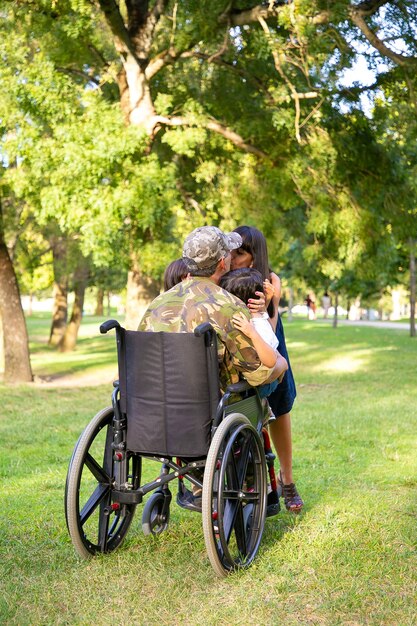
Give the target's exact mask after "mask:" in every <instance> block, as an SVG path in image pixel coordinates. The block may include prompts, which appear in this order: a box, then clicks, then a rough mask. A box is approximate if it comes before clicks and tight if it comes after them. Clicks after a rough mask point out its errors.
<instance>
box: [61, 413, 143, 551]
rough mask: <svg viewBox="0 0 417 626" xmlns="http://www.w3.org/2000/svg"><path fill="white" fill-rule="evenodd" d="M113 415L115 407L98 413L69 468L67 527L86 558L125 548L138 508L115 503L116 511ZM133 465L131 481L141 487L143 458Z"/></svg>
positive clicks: (75, 451)
mask: <svg viewBox="0 0 417 626" xmlns="http://www.w3.org/2000/svg"><path fill="white" fill-rule="evenodd" d="M113 415H114V414H113V409H112V408H111V407H109V408H106V409H103V410H102V411H100V412H99V413H97V415H96V416H95V417H94V419H93V420H92V421H91V422H90V423H89V424H88V426H87V427H86V428H85V430H84V431H83V433H82V434H81V436H80V438H79V440H78V442H77V444H76V446H75V449H74V452H73V455H72V458H71V461H70V464H69V468H68V474H67V481H66V487H65V516H66V520H67V527H68V531H69V534H70V536H71V540H72V543H73V544H74V547H75V549H76V551H77V552H78V554H79V555H80V556H81V557H83V558H86V559H87V558H90V557H91V556H93V555H94V554H96V553H98V552H111V551H113V550H115V549H116V548H118V547H119V546H120V545H121V543H122V542H123V540H124V538H125V536H126V533H127V531H128V530H129V526H130V524H131V522H132V518H133V514H134V511H135V506H136V505H133V504H127V505H126V504H125V505H120V506H118V504H117V503H115V504H114V505H113V506H114V508H113V509H112V485H113V481H114V460H113V450H112V448H111V443H112V439H113V434H112V422H113ZM129 466H130V467H129V470H128V473H129V474H130V479H131V480H132V482H133V483H134V484H138V483H139V481H140V459H138V458H137V457H131V458H130V459H129ZM111 509H112V510H111Z"/></svg>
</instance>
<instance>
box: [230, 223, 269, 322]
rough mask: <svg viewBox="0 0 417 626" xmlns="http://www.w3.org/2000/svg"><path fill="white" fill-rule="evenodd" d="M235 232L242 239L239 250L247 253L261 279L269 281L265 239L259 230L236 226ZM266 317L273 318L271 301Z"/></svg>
mask: <svg viewBox="0 0 417 626" xmlns="http://www.w3.org/2000/svg"><path fill="white" fill-rule="evenodd" d="M235 232H236V233H239V235H240V236H241V237H242V245H241V247H240V249H241V250H244V251H245V252H248V253H249V254H250V255H251V256H252V258H253V265H252V267H254V268H255V269H256V270H258V271H259V272H261V274H262V278H263V279H264V280H265V279H266V278H267V279H268V280H270V274H271V269H270V267H269V261H268V248H267V245H266V239H265V237H264V235H263V234H262V233H261V231H260V230H258V229H257V228H255V227H254V226H238V227H237V228H235ZM268 315H269V316H270V317H273V316H274V305H273V304H272V301H271V302H270V304H269V306H268Z"/></svg>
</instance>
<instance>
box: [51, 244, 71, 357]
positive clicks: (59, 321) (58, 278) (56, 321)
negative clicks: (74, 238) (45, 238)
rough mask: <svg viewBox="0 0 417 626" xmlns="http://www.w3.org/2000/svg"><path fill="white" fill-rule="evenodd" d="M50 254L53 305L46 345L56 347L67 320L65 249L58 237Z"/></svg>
mask: <svg viewBox="0 0 417 626" xmlns="http://www.w3.org/2000/svg"><path fill="white" fill-rule="evenodd" d="M52 254H53V267H54V288H53V297H54V304H53V308H52V321H51V332H50V334H49V342H48V343H49V345H50V346H57V345H58V344H59V342H60V341H61V339H62V337H63V335H64V333H65V328H66V326H67V318H68V276H67V269H66V256H67V249H66V242H65V241H64V240H63V239H62V238H60V237H59V238H57V239H56V240H54V241H53V243H52Z"/></svg>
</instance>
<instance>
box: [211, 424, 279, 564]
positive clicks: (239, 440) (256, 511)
mask: <svg viewBox="0 0 417 626" xmlns="http://www.w3.org/2000/svg"><path fill="white" fill-rule="evenodd" d="M266 493H267V478H266V466H265V453H264V448H263V443H262V441H261V439H260V437H259V435H258V433H257V431H256V429H255V428H254V427H253V426H252V425H251V423H250V422H249V420H248V418H247V417H245V416H244V415H242V414H240V413H233V414H231V415H229V416H228V417H227V418H226V419H225V420H224V421H223V422H222V423H221V424H220V426H219V427H218V429H217V431H216V433H215V435H214V437H213V439H212V442H211V445H210V449H209V453H208V456H207V462H206V469H205V472H204V482H203V498H202V500H203V502H202V513H203V531H204V541H205V544H206V549H207V554H208V557H209V559H210V562H211V565H212V567H213V569H214V571H215V572H216V574H218V575H219V576H226V575H227V574H228V573H229V572H232V571H234V570H237V569H241V568H246V567H249V565H250V564H251V563H252V561H253V559H254V558H255V556H256V554H257V552H258V549H259V545H260V542H261V538H262V534H263V530H264V525H265V515H266Z"/></svg>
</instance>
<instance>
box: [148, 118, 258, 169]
mask: <svg viewBox="0 0 417 626" xmlns="http://www.w3.org/2000/svg"><path fill="white" fill-rule="evenodd" d="M153 120H154V128H156V127H157V126H161V125H162V126H195V125H196V124H195V122H192V121H191V120H188V119H187V118H186V117H166V116H163V115H156V116H155V117H154V118H153ZM202 126H203V127H205V128H207V129H208V130H211V131H213V132H215V133H218V134H219V135H222V136H223V137H224V138H225V139H227V140H228V141H231V142H232V143H233V144H234V145H235V146H236V147H237V148H240V149H241V150H243V151H244V152H249V153H250V154H255V155H256V156H258V157H260V158H261V159H269V156H268V154H266V152H263V150H260V149H259V148H257V147H256V146H253V145H252V144H250V143H248V142H247V141H245V140H244V139H243V137H242V136H241V135H239V134H238V133H236V132H235V131H234V130H231V129H230V128H228V127H227V126H224V125H223V124H220V122H218V121H217V120H214V119H212V120H207V121H206V122H203V124H202Z"/></svg>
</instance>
